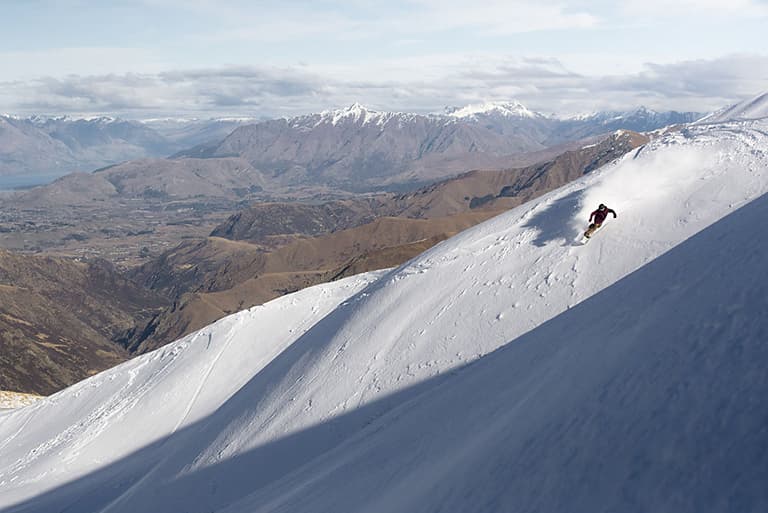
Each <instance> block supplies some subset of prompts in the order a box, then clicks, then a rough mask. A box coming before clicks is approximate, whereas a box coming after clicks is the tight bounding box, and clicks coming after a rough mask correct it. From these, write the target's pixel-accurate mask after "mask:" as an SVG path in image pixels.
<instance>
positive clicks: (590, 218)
mask: <svg viewBox="0 0 768 513" xmlns="http://www.w3.org/2000/svg"><path fill="white" fill-rule="evenodd" d="M595 214H597V210H595V211H594V212H592V213H591V214H589V222H590V223H591V222H592V218H593V217H595Z"/></svg>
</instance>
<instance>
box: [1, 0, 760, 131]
mask: <svg viewBox="0 0 768 513" xmlns="http://www.w3.org/2000/svg"><path fill="white" fill-rule="evenodd" d="M473 4H476V2H469V1H459V0H391V1H388V2H381V1H373V0H345V1H331V0H313V1H305V0H296V1H289V0H282V1H273V0H253V1H245V0H111V1H109V2H101V1H94V0H56V1H53V0H0V13H2V20H3V24H2V26H3V30H2V38H0V113H7V114H15V115H32V114H45V115H63V114H68V115H74V116H80V115H83V116H91V115H112V116H121V117H126V118H133V119H147V118H155V117H178V118H184V117H232V116H235V117H252V118H271V117H280V116H293V115H299V114H306V113H311V112H319V111H322V110H327V109H333V108H339V107H344V106H347V105H350V104H352V103H354V102H359V103H361V104H363V105H365V106H366V107H368V108H371V109H374V110H384V111H407V112H419V113H426V112H441V111H443V109H444V108H445V107H448V106H464V105H468V104H472V103H479V102H485V101H510V100H516V101H520V102H522V103H523V104H525V105H526V106H528V107H529V108H531V109H533V110H537V111H539V112H542V113H544V114H556V115H561V116H562V115H573V114H582V113H588V112H594V111H598V110H628V109H632V108H635V107H638V106H641V105H642V106H646V107H648V108H652V109H656V110H679V111H697V112H706V111H711V110H715V109H718V108H721V107H723V106H725V105H729V104H732V103H735V102H736V101H740V100H743V99H745V98H748V97H751V96H754V95H757V94H759V93H761V92H765V91H767V90H768V43H766V42H765V37H764V31H765V27H766V26H768V25H766V23H768V0H613V1H603V0H598V1H591V2H586V1H552V0H486V1H484V2H482V3H480V4H477V5H473Z"/></svg>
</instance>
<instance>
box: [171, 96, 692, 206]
mask: <svg viewBox="0 0 768 513" xmlns="http://www.w3.org/2000/svg"><path fill="white" fill-rule="evenodd" d="M698 117H700V115H699V114H696V113H684V114H679V113H664V114H660V113H655V112H653V111H650V110H647V109H638V110H636V111H632V112H628V113H623V114H619V113H607V114H602V115H594V116H587V117H583V118H579V119H568V120H560V119H557V118H553V117H546V116H544V115H542V114H538V113H535V112H532V111H530V110H528V109H526V108H525V107H524V106H522V105H520V104H519V103H488V104H483V105H479V106H469V107H465V108H462V109H458V108H454V109H448V111H447V113H446V114H441V115H429V116H423V115H416V114H402V113H391V112H377V111H372V110H369V109H366V108H365V107H363V106H361V105H359V104H354V105H352V106H350V107H348V108H346V109H340V110H333V111H327V112H323V113H319V114H313V115H309V116H301V117H296V118H291V119H280V120H272V121H266V122H263V123H259V124H255V125H246V126H242V127H239V128H237V129H236V130H234V131H233V132H232V133H231V134H230V135H229V136H227V137H226V138H225V139H223V140H222V141H220V142H218V143H216V144H211V145H203V146H199V147H197V148H194V149H192V150H189V151H185V152H181V153H179V154H177V155H175V158H182V157H193V158H202V159H216V158H225V157H230V158H231V157H237V158H240V159H243V160H245V161H247V162H248V163H250V165H251V166H253V167H254V168H255V169H258V170H259V171H261V173H262V175H263V177H264V180H265V182H266V183H267V186H266V187H267V190H273V191H279V190H283V189H295V188H296V187H299V186H307V185H313V186H316V187H330V188H333V189H341V190H346V191H351V192H364V191H372V190H377V189H383V188H384V189H386V188H389V189H390V190H395V189H397V188H398V187H404V186H409V187H410V188H413V187H414V185H419V184H423V183H428V182H433V181H435V180H440V179H443V178H447V177H449V176H452V175H456V174H458V173H461V172H464V171H467V170H471V169H500V168H505V167H507V168H508V167H522V166H525V165H529V164H532V163H533V161H532V160H530V159H529V160H522V159H524V158H525V157H523V156H530V155H534V154H535V153H536V152H545V151H547V150H548V149H552V148H553V147H557V146H558V145H563V144H567V143H572V142H573V141H577V140H583V139H586V138H588V137H594V136H597V135H600V134H605V133H609V132H611V131H614V130H615V129H617V128H621V129H634V128H633V127H639V128H642V129H643V130H652V129H657V128H661V127H663V126H667V125H669V124H670V123H681V122H688V121H692V120H694V119H697V118H698ZM561 152H562V149H561V150H560V151H557V152H556V153H561ZM549 156H552V154H550V155H549ZM539 158H540V159H541V157H539Z"/></svg>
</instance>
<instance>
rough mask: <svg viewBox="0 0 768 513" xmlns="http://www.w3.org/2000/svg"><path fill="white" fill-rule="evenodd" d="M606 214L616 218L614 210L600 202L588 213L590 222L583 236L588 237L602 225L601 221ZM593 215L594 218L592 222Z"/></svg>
mask: <svg viewBox="0 0 768 513" xmlns="http://www.w3.org/2000/svg"><path fill="white" fill-rule="evenodd" d="M608 214H613V218H614V219H616V212H615V211H614V210H613V209H610V208H608V207H606V206H605V205H603V204H602V203H600V206H599V207H597V210H595V211H594V212H592V213H591V214H590V215H589V222H590V223H591V224H590V225H589V228H587V231H586V232H584V237H586V238H590V237H591V236H592V234H593V233H595V230H597V229H598V228H600V227H601V226H602V225H603V222H604V221H605V218H606V217H608ZM593 217H594V218H595V222H594V223H593V222H592V218H593Z"/></svg>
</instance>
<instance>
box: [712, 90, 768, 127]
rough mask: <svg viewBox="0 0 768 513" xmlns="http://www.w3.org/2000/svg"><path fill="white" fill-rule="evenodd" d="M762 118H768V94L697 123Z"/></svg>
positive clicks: (738, 104)
mask: <svg viewBox="0 0 768 513" xmlns="http://www.w3.org/2000/svg"><path fill="white" fill-rule="evenodd" d="M762 118H768V92H765V93H763V94H759V95H757V96H755V97H754V98H750V99H749V100H744V101H743V102H740V103H737V104H736V105H732V106H730V107H727V108H725V109H723V110H721V111H718V112H715V113H713V114H710V115H709V116H705V117H704V118H702V119H700V120H699V121H698V122H697V123H726V122H728V121H739V120H749V119H762Z"/></svg>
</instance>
